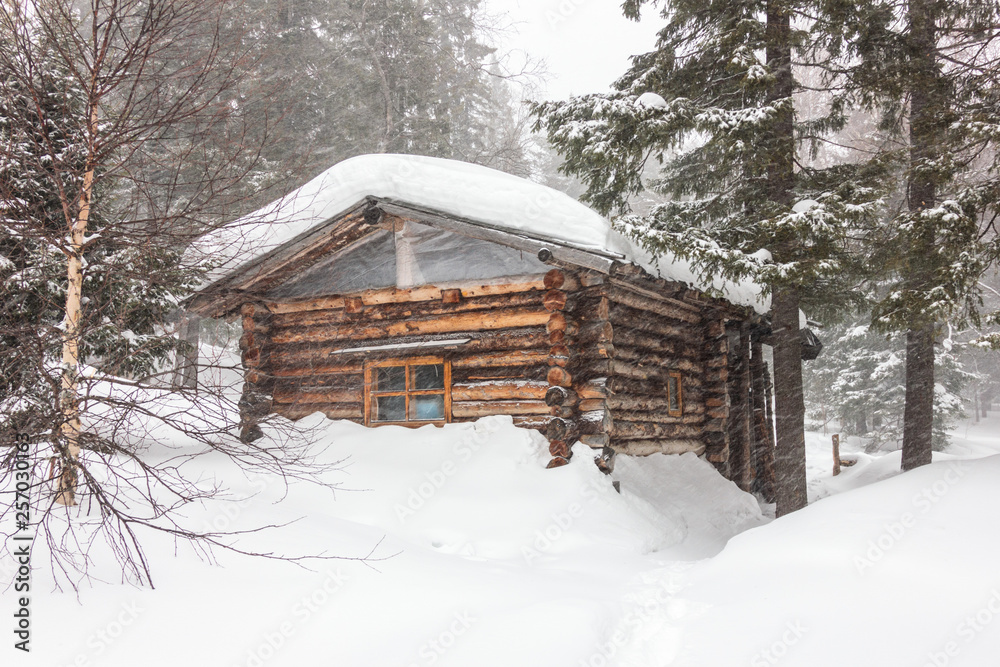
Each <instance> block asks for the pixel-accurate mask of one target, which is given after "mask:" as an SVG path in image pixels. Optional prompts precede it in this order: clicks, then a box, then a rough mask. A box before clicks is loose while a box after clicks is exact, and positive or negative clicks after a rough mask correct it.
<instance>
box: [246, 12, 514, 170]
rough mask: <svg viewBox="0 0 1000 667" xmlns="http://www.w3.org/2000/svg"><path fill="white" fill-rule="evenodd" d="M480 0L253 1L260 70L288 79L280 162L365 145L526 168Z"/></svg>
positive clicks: (319, 164) (317, 162) (283, 82)
mask: <svg viewBox="0 0 1000 667" xmlns="http://www.w3.org/2000/svg"><path fill="white" fill-rule="evenodd" d="M480 4H481V3H480V1H479V0H424V1H417V0H330V1H324V2H316V1H314V0H302V1H297V2H294V3H289V2H276V1H274V0H254V1H252V2H251V3H249V5H250V6H251V7H252V8H253V11H255V18H256V21H257V22H258V24H259V27H258V28H257V31H256V32H255V33H254V34H257V32H259V33H260V34H261V35H263V36H265V38H263V39H261V41H260V43H259V44H258V45H257V46H256V49H257V53H258V56H257V57H258V59H259V62H258V65H257V72H256V77H257V78H258V80H260V81H268V82H270V84H269V85H276V86H278V88H279V90H277V91H276V95H277V96H278V97H279V98H280V99H281V100H283V104H284V106H285V107H286V111H285V113H283V115H282V119H281V121H280V123H279V124H278V127H277V128H276V129H277V131H278V132H279V133H280V134H281V136H282V141H281V142H280V144H279V146H278V152H276V153H275V152H272V153H269V157H272V156H273V157H272V159H274V160H277V161H280V162H282V163H286V162H288V158H289V157H293V156H301V157H302V162H303V170H304V171H305V172H306V173H307V174H312V173H315V172H317V171H319V170H322V169H325V168H327V167H329V166H330V165H331V164H334V163H336V162H339V161H341V160H344V159H346V158H349V157H352V156H355V155H359V154H364V153H380V152H381V153H385V152H391V153H409V154H421V155H430V156H434V157H444V158H452V159H462V160H467V161H471V162H475V163H478V164H487V165H490V166H499V167H501V168H508V169H511V170H513V171H524V169H525V164H526V156H525V155H524V154H523V150H522V148H521V146H520V143H521V140H522V135H523V134H524V130H525V124H524V123H521V124H517V123H514V124H511V123H509V120H510V118H511V117H514V116H516V115H517V114H518V105H519V101H517V100H514V99H513V98H512V97H511V96H510V90H509V86H508V85H507V82H506V81H505V80H504V76H505V75H504V74H503V73H502V72H501V71H500V70H499V68H498V67H497V58H496V57H495V54H494V50H493V49H492V48H491V47H489V46H488V45H487V44H486V43H485V41H484V39H483V37H482V27H481V19H480V18H479V12H480Z"/></svg>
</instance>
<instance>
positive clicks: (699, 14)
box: [535, 0, 883, 514]
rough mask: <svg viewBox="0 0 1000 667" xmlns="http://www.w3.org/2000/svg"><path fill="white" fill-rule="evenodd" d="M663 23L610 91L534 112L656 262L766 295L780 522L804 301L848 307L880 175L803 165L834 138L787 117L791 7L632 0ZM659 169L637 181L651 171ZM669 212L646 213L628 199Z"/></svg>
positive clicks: (799, 498)
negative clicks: (809, 141) (820, 140)
mask: <svg viewBox="0 0 1000 667" xmlns="http://www.w3.org/2000/svg"><path fill="white" fill-rule="evenodd" d="M644 5H653V6H654V7H660V8H661V16H662V18H663V20H664V22H665V25H664V27H663V29H662V30H661V31H660V32H659V35H658V41H657V46H656V49H655V50H654V51H652V52H650V53H647V54H644V55H640V56H637V57H635V58H634V59H633V65H632V67H631V69H630V70H629V71H628V72H626V73H625V75H624V76H622V77H621V78H620V79H619V80H618V81H617V82H616V84H615V91H614V92H612V93H609V94H601V95H587V96H584V97H580V98H574V99H571V100H569V101H567V102H549V103H546V104H541V105H538V106H536V107H535V113H536V114H537V116H538V125H539V127H540V128H544V129H545V130H546V131H547V133H548V137H549V140H550V141H551V142H552V143H553V144H554V145H555V146H556V148H557V149H558V150H559V151H560V152H561V153H563V154H564V156H565V157H566V162H565V165H564V170H565V171H567V172H568V173H571V174H575V175H578V176H579V177H581V178H582V179H583V180H584V182H585V183H586V185H587V186H588V190H587V193H586V194H585V195H584V199H586V200H587V201H589V202H590V203H591V204H593V205H594V206H595V207H596V208H597V209H598V210H600V211H602V212H604V213H615V214H619V216H620V217H619V218H618V224H619V225H620V226H621V227H622V228H623V229H624V230H625V231H626V232H627V233H628V234H630V235H631V236H633V237H635V238H637V239H638V240H640V241H641V242H642V243H643V245H644V246H645V247H646V248H648V249H649V250H651V251H652V252H653V253H654V254H659V253H663V252H667V251H669V252H672V253H674V254H675V255H678V256H681V257H684V258H687V259H690V260H692V261H693V262H694V264H695V266H696V267H697V269H698V270H699V271H701V273H702V274H703V275H704V276H706V277H713V276H724V277H726V278H728V279H731V280H746V279H751V280H755V281H756V282H758V283H759V284H760V285H762V286H763V287H764V288H765V289H766V290H767V291H769V292H770V294H771V297H772V329H773V341H774V354H775V358H774V371H775V378H776V382H775V405H776V422H777V449H776V453H775V466H776V475H777V478H778V512H779V514H783V513H787V512H788V511H792V510H795V509H798V508H800V507H802V506H804V505H805V502H806V498H805V447H804V435H803V428H804V427H803V420H804V407H803V397H802V384H801V356H800V343H799V305H800V302H801V303H802V304H803V305H804V306H805V307H807V308H808V307H809V306H810V305H815V304H821V303H822V304H830V303H841V304H843V303H845V302H849V301H850V300H851V299H852V298H854V297H856V296H857V294H856V292H855V291H854V286H855V284H856V279H855V276H856V273H857V269H858V266H857V264H856V261H855V258H854V255H853V254H852V253H851V252H850V249H851V248H850V243H849V240H850V237H851V234H852V233H853V232H854V231H855V230H857V229H858V228H861V227H864V226H866V225H870V224H871V223H872V222H873V220H874V219H875V216H876V214H877V211H878V207H879V205H880V203H881V199H882V196H883V192H882V189H881V187H880V186H879V185H878V183H879V177H880V176H881V175H882V171H881V169H880V167H879V165H878V164H877V163H873V164H869V165H865V168H860V169H859V168H856V167H854V166H849V165H848V166H840V167H835V168H831V169H827V170H817V169H812V168H810V167H809V166H808V164H806V163H805V161H802V160H799V159H798V152H797V147H798V142H799V141H800V140H801V139H803V138H813V137H817V136H820V135H822V134H823V133H824V132H827V131H830V130H835V129H837V128H838V127H841V126H842V125H843V123H844V122H845V115H844V113H843V109H842V108H838V107H835V108H833V109H831V111H830V113H829V114H828V115H826V116H824V117H821V118H811V119H806V120H805V121H802V120H799V119H797V118H796V114H795V108H794V102H793V96H794V95H795V93H796V91H797V83H796V81H795V79H794V77H793V72H792V54H793V50H795V49H800V48H802V47H804V46H805V44H806V38H807V34H806V33H804V32H802V31H801V30H798V29H794V28H793V23H792V18H793V17H799V16H800V12H801V10H802V5H801V3H796V2H793V1H790V0H752V1H739V2H725V3H708V4H706V3H704V2H696V1H694V0H677V1H672V2H665V3H661V2H648V1H643V0H630V1H629V2H626V3H625V4H624V10H625V14H626V16H628V17H630V18H637V17H638V16H639V13H640V10H641V8H642V7H643V6H644ZM654 162H655V163H658V164H659V165H661V168H660V171H659V175H658V176H657V177H656V178H653V179H650V180H648V181H647V180H646V179H645V178H644V175H645V173H646V169H645V168H646V166H647V165H648V164H652V163H654ZM646 188H649V189H652V190H653V191H655V192H656V193H658V194H661V195H663V196H664V197H665V198H666V199H667V201H666V202H665V203H661V204H659V205H656V206H654V207H653V208H652V209H651V210H650V211H649V212H648V213H646V214H638V213H634V212H632V211H631V210H630V198H631V197H633V196H634V195H636V194H638V193H639V192H641V191H642V190H644V189H646Z"/></svg>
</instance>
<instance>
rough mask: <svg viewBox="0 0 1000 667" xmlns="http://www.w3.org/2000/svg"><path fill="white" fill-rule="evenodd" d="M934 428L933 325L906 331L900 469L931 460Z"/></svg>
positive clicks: (908, 468)
mask: <svg viewBox="0 0 1000 667" xmlns="http://www.w3.org/2000/svg"><path fill="white" fill-rule="evenodd" d="M933 427H934V325H933V324H928V325H925V326H924V327H923V328H921V329H917V330H910V331H907V332H906V405H905V407H904V409H903V463H902V467H903V470H912V469H913V468H916V467H918V466H922V465H926V464H928V463H930V462H931V435H932V433H933Z"/></svg>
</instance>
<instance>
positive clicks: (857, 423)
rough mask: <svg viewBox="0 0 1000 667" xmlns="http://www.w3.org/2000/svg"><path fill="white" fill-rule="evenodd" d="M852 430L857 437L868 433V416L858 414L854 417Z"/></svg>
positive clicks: (861, 413) (862, 413)
mask: <svg viewBox="0 0 1000 667" xmlns="http://www.w3.org/2000/svg"><path fill="white" fill-rule="evenodd" d="M854 430H855V431H856V432H857V434H858V435H866V434H867V433H868V416H867V415H866V414H865V413H864V412H858V413H857V414H856V415H854Z"/></svg>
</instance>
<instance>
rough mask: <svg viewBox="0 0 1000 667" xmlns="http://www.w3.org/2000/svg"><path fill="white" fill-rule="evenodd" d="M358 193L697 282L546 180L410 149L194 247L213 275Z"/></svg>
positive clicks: (738, 291)
mask: <svg viewBox="0 0 1000 667" xmlns="http://www.w3.org/2000/svg"><path fill="white" fill-rule="evenodd" d="M366 197H374V198H377V199H387V200H392V201H395V202H400V203H406V204H410V205H413V206H417V207H420V208H424V209H429V210H432V211H435V212H439V213H443V214H448V215H453V216H457V217H460V218H464V219H467V220H470V221H473V222H479V223H483V224H487V225H491V226H495V227H499V228H502V229H505V230H507V231H510V232H512V233H519V234H524V235H527V236H531V237H534V238H540V239H545V240H551V241H553V242H556V243H565V244H569V245H572V246H575V247H578V248H582V249H589V250H594V251H598V252H605V253H607V252H610V253H616V254H619V255H621V256H622V257H623V260H624V261H629V262H632V263H635V264H638V265H640V266H642V267H643V268H645V269H646V270H648V271H650V273H652V274H653V275H658V276H660V277H662V278H665V279H668V280H676V281H680V282H684V283H687V284H689V285H691V286H692V287H697V288H701V289H704V287H705V285H704V284H703V283H702V281H700V280H698V279H697V278H696V276H695V274H694V272H692V271H691V269H690V266H689V265H688V264H687V263H686V262H682V261H679V260H677V259H676V258H673V257H670V256H661V257H660V258H659V261H658V262H654V260H653V258H652V257H651V256H650V255H649V254H648V253H647V252H645V251H644V250H642V249H641V248H637V247H636V246H635V245H634V244H633V243H632V242H631V241H630V240H629V239H627V238H625V237H624V236H622V235H621V234H619V233H618V232H616V231H614V230H612V228H611V223H610V222H609V221H608V220H607V219H606V218H604V217H603V216H601V215H600V214H598V213H597V212H596V211H594V210H592V209H590V208H588V207H587V206H585V205H584V204H581V203H580V202H578V201H576V200H575V199H573V198H572V197H570V196H568V195H566V194H564V193H562V192H559V191H557V190H553V189H552V188H549V187H546V186H544V185H540V184H538V183H533V182H531V181H528V180H526V179H523V178H519V177H517V176H512V175H510V174H506V173H503V172H500V171H496V170H495V169H490V168H488V167H483V166H480V165H475V164H469V163H467V162H459V161H456V160H445V159H441V158H432V157H423V156H415V155H391V154H377V155H361V156H358V157H354V158H351V159H349V160H345V161H343V162H340V163H338V164H336V165H334V166H333V167H331V168H330V169H327V170H326V171H325V172H323V173H322V174H320V175H319V176H317V177H316V178H314V179H312V180H311V181H309V182H308V183H306V184H305V185H303V186H302V187H300V188H299V189H297V190H295V191H294V192H292V193H290V194H288V195H286V196H284V197H282V198H281V199H279V200H277V201H275V202H273V203H271V204H269V205H267V206H265V207H264V208H262V209H260V210H259V211H257V212H256V213H253V214H252V215H249V216H247V217H245V218H243V219H241V220H239V221H237V222H236V223H234V224H233V225H230V226H227V227H226V228H224V229H223V230H220V231H219V232H216V233H213V234H210V235H208V236H207V237H205V238H204V239H203V243H202V244H200V245H199V247H198V248H196V249H195V250H194V252H200V253H201V254H203V255H204V256H205V257H206V258H209V259H210V260H211V261H212V264H213V265H215V266H217V268H216V269H215V270H214V271H213V272H212V274H211V275H210V276H209V282H214V281H215V280H218V279H219V278H221V277H222V276H224V275H226V274H228V273H229V272H231V271H232V270H234V269H236V268H238V267H239V266H241V265H243V264H245V263H247V262H250V261H253V260H254V259H256V258H258V257H260V256H262V255H264V254H266V253H268V252H270V251H272V250H274V249H276V248H278V247H280V246H282V245H284V244H285V243H287V242H288V241H291V240H292V239H294V238H295V237H297V236H299V235H300V234H302V233H304V232H307V231H309V230H310V229H312V228H313V227H315V226H316V225H319V224H321V223H323V222H326V221H327V220H330V219H331V218H334V217H336V216H337V215H339V214H341V213H344V212H345V211H347V210H349V209H351V208H352V207H354V206H356V205H358V204H359V203H361V202H362V201H363V200H364V199H365V198H366ZM713 283H715V284H714V286H715V287H717V288H720V289H721V290H722V292H723V294H724V295H725V296H726V298H727V299H728V300H730V301H731V302H733V303H737V304H740V305H748V306H753V307H754V308H755V309H757V310H758V311H759V312H766V311H767V307H768V305H767V304H766V303H760V302H759V300H758V296H759V293H760V290H759V288H758V287H757V286H756V285H752V284H740V285H734V284H732V283H730V284H723V283H721V282H719V281H713Z"/></svg>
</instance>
